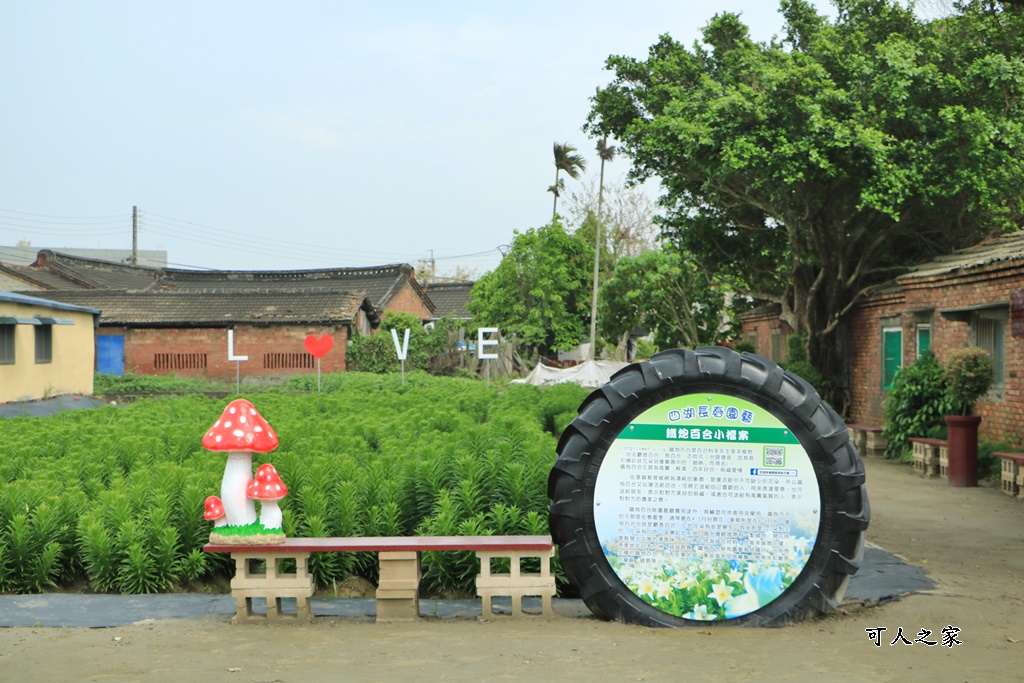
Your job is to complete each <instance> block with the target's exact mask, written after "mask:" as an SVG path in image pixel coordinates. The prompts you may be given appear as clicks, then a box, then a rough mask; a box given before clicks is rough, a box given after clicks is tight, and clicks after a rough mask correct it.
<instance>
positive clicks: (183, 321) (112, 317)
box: [46, 290, 372, 327]
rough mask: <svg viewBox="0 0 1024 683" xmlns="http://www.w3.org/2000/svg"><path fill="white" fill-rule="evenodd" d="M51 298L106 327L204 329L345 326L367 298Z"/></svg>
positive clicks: (104, 293) (102, 294) (112, 294)
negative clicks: (90, 311)
mask: <svg viewBox="0 0 1024 683" xmlns="http://www.w3.org/2000/svg"><path fill="white" fill-rule="evenodd" d="M46 296H47V298H49V299H53V300H55V301H62V302H65V303H69V304H75V305H78V306H87V307H89V308H94V309H99V310H100V311H102V317H101V319H100V322H101V324H104V325H135V326H146V325H152V326H157V327H161V326H173V327H203V326H210V325H236V324H257V325H258V324H261V323H264V324H281V323H293V324H302V323H310V324H324V325H326V324H335V325H337V324H343V323H348V322H351V321H352V320H354V319H355V317H356V314H357V313H358V311H359V309H360V308H363V309H364V310H367V309H369V310H368V313H372V307H371V306H370V304H369V302H368V300H367V299H366V297H364V296H363V295H362V294H361V293H356V294H352V293H343V292H302V293H300V294H298V295H297V293H296V292H270V293H266V292H263V293H255V292H129V291H125V290H63V291H51V292H47V293H46Z"/></svg>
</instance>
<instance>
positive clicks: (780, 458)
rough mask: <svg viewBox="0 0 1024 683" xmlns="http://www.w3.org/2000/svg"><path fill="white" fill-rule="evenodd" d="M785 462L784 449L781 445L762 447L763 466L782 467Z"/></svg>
mask: <svg viewBox="0 0 1024 683" xmlns="http://www.w3.org/2000/svg"><path fill="white" fill-rule="evenodd" d="M785 464H786V449H785V448H784V447H782V446H765V447H764V466H765V467H783V466H784V465H785Z"/></svg>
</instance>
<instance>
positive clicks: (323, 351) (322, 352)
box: [305, 334, 334, 358]
mask: <svg viewBox="0 0 1024 683" xmlns="http://www.w3.org/2000/svg"><path fill="white" fill-rule="evenodd" d="M305 346H306V350H307V351H309V352H310V353H311V354H313V357H314V358H323V357H324V356H326V355H327V352H328V351H330V350H331V349H332V348H334V337H332V336H331V335H329V334H325V335H323V336H322V337H320V338H319V339H318V338H316V337H314V336H313V335H311V334H310V335H306V341H305Z"/></svg>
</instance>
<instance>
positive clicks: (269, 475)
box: [245, 463, 288, 500]
mask: <svg viewBox="0 0 1024 683" xmlns="http://www.w3.org/2000/svg"><path fill="white" fill-rule="evenodd" d="M245 495H247V496H249V497H250V498H258V499H260V500H281V499H282V498H284V497H285V496H286V495H288V487H287V486H285V485H284V482H283V481H281V477H280V476H279V475H278V474H277V468H276V467H274V466H273V465H271V464H270V463H267V464H265V465H260V468H259V469H258V470H256V478H255V479H253V480H252V481H251V482H249V486H248V487H247V488H246V489H245Z"/></svg>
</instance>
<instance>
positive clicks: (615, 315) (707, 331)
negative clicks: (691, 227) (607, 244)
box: [601, 246, 727, 349]
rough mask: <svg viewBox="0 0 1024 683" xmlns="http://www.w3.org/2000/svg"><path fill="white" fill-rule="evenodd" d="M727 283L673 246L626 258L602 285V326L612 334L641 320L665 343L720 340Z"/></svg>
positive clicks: (628, 329)
mask: <svg viewBox="0 0 1024 683" xmlns="http://www.w3.org/2000/svg"><path fill="white" fill-rule="evenodd" d="M726 291H727V288H726V287H725V286H723V284H722V283H718V282H714V280H713V278H712V277H711V276H710V275H709V274H708V273H707V272H705V271H704V269H702V268H700V267H699V266H698V265H697V264H696V263H694V262H693V260H692V259H689V258H687V257H686V256H685V255H683V254H681V253H680V252H679V251H678V250H677V249H675V248H674V247H672V246H666V247H664V248H662V249H653V250H651V251H647V252H644V253H643V254H640V255H639V256H637V257H635V258H629V257H627V258H623V259H621V260H619V262H618V264H617V265H616V266H615V272H614V273H613V274H612V277H611V278H610V279H609V280H608V281H607V282H605V284H604V286H602V287H601V328H602V331H603V332H604V333H605V335H606V336H607V337H609V338H616V337H620V336H622V335H624V334H629V333H630V332H632V331H633V330H634V328H635V327H636V326H637V325H641V326H643V327H644V329H646V330H647V331H648V332H650V333H652V334H653V335H654V343H655V344H657V345H658V347H660V348H662V349H669V348H674V347H684V348H694V347H696V346H700V345H702V344H714V343H716V342H718V341H721V340H722V339H723V338H724V337H725V336H726V334H725V333H723V331H722V324H723V314H724V313H725V312H726V310H727V306H726V296H725V292H726Z"/></svg>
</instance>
